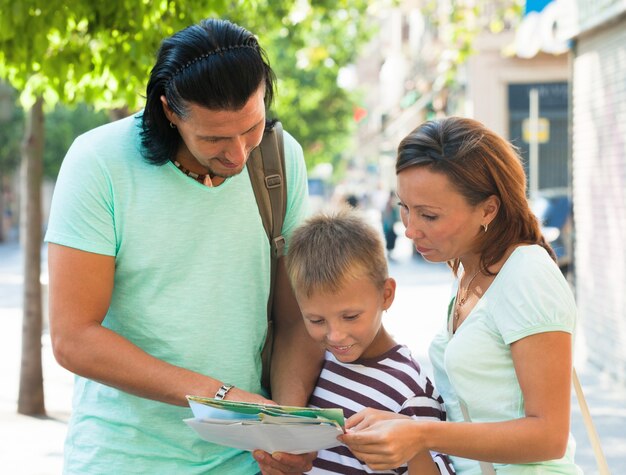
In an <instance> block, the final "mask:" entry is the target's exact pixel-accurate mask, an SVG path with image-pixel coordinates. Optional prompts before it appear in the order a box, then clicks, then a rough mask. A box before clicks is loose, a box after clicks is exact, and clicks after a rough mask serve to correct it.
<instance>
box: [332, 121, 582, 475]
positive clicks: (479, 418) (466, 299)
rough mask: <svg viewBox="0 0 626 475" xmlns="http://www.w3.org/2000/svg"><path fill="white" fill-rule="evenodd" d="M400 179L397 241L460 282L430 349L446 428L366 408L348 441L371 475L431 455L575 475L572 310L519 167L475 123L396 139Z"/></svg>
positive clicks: (442, 124) (476, 469)
mask: <svg viewBox="0 0 626 475" xmlns="http://www.w3.org/2000/svg"><path fill="white" fill-rule="evenodd" d="M396 173H397V175H398V197H399V200H400V208H401V217H402V221H403V223H404V225H405V226H406V236H407V237H409V238H410V239H411V240H412V241H413V243H414V245H415V248H416V249H417V251H418V252H419V253H420V254H421V255H422V256H423V257H424V258H425V259H426V260H428V261H430V262H447V263H448V264H449V265H450V267H451V268H452V271H453V272H454V275H455V277H457V282H456V284H455V289H454V293H453V296H452V298H451V301H450V305H449V307H448V309H449V311H448V315H447V324H446V325H445V328H444V329H443V331H442V332H441V333H440V334H439V335H437V336H436V337H435V339H434V340H433V342H432V344H431V347H430V357H431V360H432V363H433V368H434V376H435V385H436V386H437V388H438V390H439V391H440V393H441V394H442V396H443V398H444V401H445V403H446V409H447V415H448V422H425V423H420V422H415V421H411V420H408V419H400V418H397V416H396V417H395V418H391V416H390V415H389V414H382V413H379V412H377V411H374V410H371V409H367V410H365V411H362V412H360V413H358V414H356V415H354V416H353V417H351V418H350V419H349V421H348V423H347V427H348V428H351V430H350V431H349V432H348V434H346V435H344V436H342V440H343V442H345V443H346V444H347V445H348V446H349V447H350V449H351V450H352V452H353V453H354V454H355V455H356V456H357V457H359V458H361V459H362V460H364V461H365V462H366V463H367V464H368V465H369V466H370V467H371V468H373V469H376V470H381V469H385V468H389V467H396V466H398V465H399V464H401V463H404V462H405V461H407V460H410V459H411V458H412V457H414V456H415V455H416V454H417V453H420V452H422V451H425V450H433V451H437V452H441V453H446V454H450V455H451V456H452V457H451V458H452V461H453V464H454V467H455V469H456V471H457V473H460V474H463V475H466V474H481V473H493V470H494V467H495V470H496V471H497V472H498V473H499V474H540V473H541V474H548V473H560V474H578V473H582V472H581V471H580V469H579V468H578V467H577V466H576V465H575V464H574V462H573V452H574V448H573V441H572V440H571V438H570V437H569V420H570V384H571V380H570V378H571V372H572V341H573V338H572V334H573V331H574V326H575V318H576V307H575V303H574V299H573V296H572V293H571V290H570V288H569V285H568V283H567V281H566V280H565V279H564V277H563V276H562V274H561V273H560V271H559V269H558V267H557V265H556V263H555V262H554V253H553V251H552V249H551V248H550V247H549V245H548V244H547V243H546V241H545V239H544V238H543V236H542V235H541V232H540V229H539V224H538V222H537V219H536V218H535V216H534V215H533V214H532V212H531V210H530V209H529V206H528V201H527V199H526V194H525V193H526V179H525V175H524V170H523V168H522V165H521V163H520V159H519V156H518V155H517V153H516V152H515V150H514V149H513V147H512V146H511V145H510V144H509V143H508V142H507V141H505V140H504V139H502V138H501V137H499V136H498V135H497V134H495V133H494V132H492V131H490V130H488V129H487V128H485V127H484V126H483V125H482V124H480V123H479V122H477V121H474V120H470V119H463V118H456V117H451V118H447V119H443V120H439V121H431V122H426V123H425V124H423V125H421V126H420V127H418V128H417V129H415V130H414V131H413V132H411V133H410V134H409V135H408V136H407V137H405V139H404V140H403V141H402V142H401V143H400V147H399V149H398V158H397V163H396ZM476 460H481V461H485V462H488V463H482V464H479V463H478V462H476Z"/></svg>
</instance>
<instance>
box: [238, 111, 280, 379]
mask: <svg viewBox="0 0 626 475" xmlns="http://www.w3.org/2000/svg"><path fill="white" fill-rule="evenodd" d="M247 167H248V173H249V175H250V182H251V183H252V189H253V190H254V196H255V198H256V201H257V205H258V207H259V214H260V215H261V220H262V221H263V227H264V228H265V233H266V234H267V237H268V239H269V241H270V246H271V274H270V292H269V297H268V300H267V324H268V329H267V338H266V341H265V346H264V348H263V354H262V360H263V386H265V387H266V388H267V389H268V390H269V365H270V359H271V352H272V345H273V339H272V333H273V328H272V327H273V325H272V303H273V300H274V286H275V282H276V268H277V265H278V259H279V258H280V257H282V256H283V254H284V251H285V238H284V237H283V235H282V228H283V221H284V218H285V212H286V209H287V182H286V180H285V173H284V170H285V150H284V143H283V127H282V124H281V123H280V122H278V121H276V122H275V123H274V124H273V126H271V127H268V128H267V129H266V131H265V134H264V135H263V140H262V141H261V144H260V145H259V146H258V147H257V148H256V149H254V151H253V152H252V155H251V156H250V159H249V160H248V162H247Z"/></svg>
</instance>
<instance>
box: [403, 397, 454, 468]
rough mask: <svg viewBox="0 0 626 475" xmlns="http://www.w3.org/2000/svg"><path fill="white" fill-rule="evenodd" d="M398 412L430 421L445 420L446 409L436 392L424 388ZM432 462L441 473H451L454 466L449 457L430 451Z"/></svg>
mask: <svg viewBox="0 0 626 475" xmlns="http://www.w3.org/2000/svg"><path fill="white" fill-rule="evenodd" d="M400 414H404V415H406V416H410V417H412V418H414V419H416V420H421V421H424V420H431V421H445V420H446V411H445V408H444V405H443V400H442V399H441V396H439V395H438V394H437V393H436V392H432V391H429V388H428V387H427V388H425V391H424V393H423V394H418V395H414V396H413V397H412V398H409V399H407V401H406V402H405V403H404V405H403V406H402V409H401V410H400ZM430 455H431V457H432V459H433V462H435V465H437V469H438V470H439V472H440V473H442V474H451V473H455V472H454V467H453V466H452V462H451V461H450V458H449V457H448V456H447V455H445V454H441V453H439V452H431V453H430Z"/></svg>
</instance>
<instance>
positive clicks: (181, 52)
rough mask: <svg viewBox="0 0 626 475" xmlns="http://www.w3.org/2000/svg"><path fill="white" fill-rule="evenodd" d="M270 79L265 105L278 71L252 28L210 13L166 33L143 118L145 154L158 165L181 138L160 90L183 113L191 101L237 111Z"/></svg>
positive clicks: (151, 78) (215, 108)
mask: <svg viewBox="0 0 626 475" xmlns="http://www.w3.org/2000/svg"><path fill="white" fill-rule="evenodd" d="M262 83H265V97H264V99H265V107H266V109H269V107H270V105H271V103H272V100H273V97H274V83H275V76H274V72H273V71H272V69H271V68H270V65H269V61H268V60H267V56H266V54H265V51H264V50H263V49H262V48H261V47H260V46H259V43H258V41H257V40H256V38H255V37H254V35H253V34H252V33H250V32H249V31H248V30H246V29H245V28H242V27H240V26H238V25H235V24H234V23H231V22H229V21H227V20H220V19H213V18H210V19H206V20H202V21H201V22H200V23H199V24H197V25H192V26H189V27H187V28H185V29H184V30H181V31H179V32H178V33H175V34H174V35H172V36H171V37H169V38H166V39H165V40H164V41H163V42H162V43H161V47H160V48H159V52H158V54H157V60H156V63H155V65H154V67H153V68H152V71H151V73H150V81H149V82H148V87H147V92H146V107H145V109H144V112H143V114H142V115H141V116H140V120H141V127H142V130H141V144H142V146H143V154H144V157H145V158H146V159H147V160H148V161H149V162H151V163H153V164H155V165H163V164H165V163H167V162H168V161H169V160H171V159H173V158H174V157H175V155H176V152H177V150H178V146H179V144H180V140H181V138H180V135H179V133H178V131H177V130H176V129H174V128H171V127H170V124H169V121H168V120H167V117H166V116H165V113H164V112H163V104H162V103H161V96H165V97H166V99H167V103H168V105H169V107H170V109H171V110H172V111H173V112H174V113H175V114H176V115H178V116H179V117H182V118H184V117H185V116H186V114H187V113H188V109H187V107H188V105H189V103H194V104H197V105H199V106H202V107H206V108H208V109H212V110H229V111H237V110H240V109H241V108H243V106H245V104H246V103H247V102H248V100H249V99H250V97H252V94H254V93H255V92H256V91H257V90H258V88H259V87H260V86H261V84H262Z"/></svg>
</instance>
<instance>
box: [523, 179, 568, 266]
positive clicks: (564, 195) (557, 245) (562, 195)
mask: <svg viewBox="0 0 626 475" xmlns="http://www.w3.org/2000/svg"><path fill="white" fill-rule="evenodd" d="M530 207H531V209H532V211H533V213H535V215H536V216H537V218H538V219H539V222H540V223H541V231H542V232H543V235H544V237H545V238H546V241H548V243H549V244H550V245H551V246H552V249H554V252H555V254H556V257H557V263H558V265H559V268H560V269H561V271H562V272H563V274H565V275H567V274H568V272H569V271H570V269H571V266H572V246H573V243H572V239H573V236H572V227H573V226H572V224H573V223H572V217H573V214H572V199H571V197H570V194H569V192H568V190H566V189H561V188H558V189H545V190H540V191H539V192H538V193H537V196H535V197H532V198H531V199H530Z"/></svg>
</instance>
